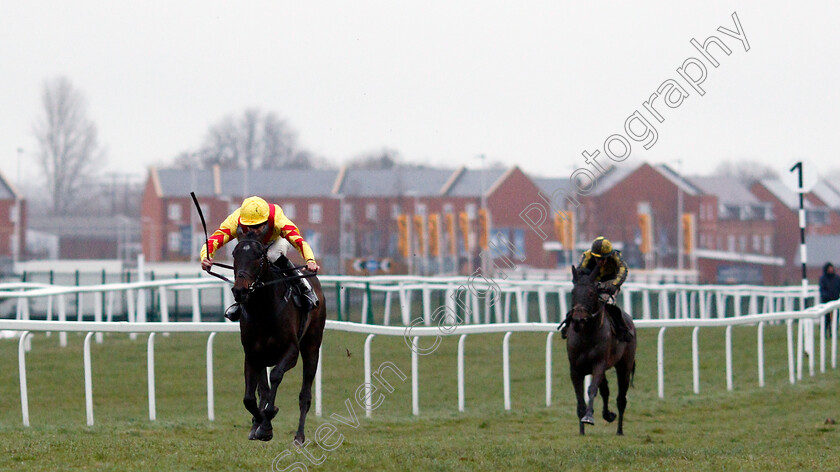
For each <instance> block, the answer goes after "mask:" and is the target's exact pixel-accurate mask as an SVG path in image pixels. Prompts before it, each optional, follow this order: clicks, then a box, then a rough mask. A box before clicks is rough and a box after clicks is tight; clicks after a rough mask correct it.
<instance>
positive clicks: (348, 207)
mask: <svg viewBox="0 0 840 472" xmlns="http://www.w3.org/2000/svg"><path fill="white" fill-rule="evenodd" d="M341 218H342V219H343V220H344V221H350V220H352V219H353V204H352V203H344V204H343V206H342V207H341Z"/></svg>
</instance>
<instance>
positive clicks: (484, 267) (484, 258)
mask: <svg viewBox="0 0 840 472" xmlns="http://www.w3.org/2000/svg"><path fill="white" fill-rule="evenodd" d="M486 157H487V156H485V155H484V154H479V155H478V158H479V159H481V209H482V210H483V211H484V214H485V217H486V218H487V219H488V221H487V226H488V228H487V230H488V233H489V230H490V228H489V226H490V223H489V218H490V216H489V215H488V214H487V196H486V195H485V190H484V189H485V188H486V187H487V186H486V182H485V180H484V179H485V171H486V170H487V158H486ZM478 221H479V224H480V222H481V220H480V219H479V220H478ZM481 230H482V228H480V227H479V228H478V231H479V233H480V232H481ZM487 237H488V238H489V237H490V235H489V234H488V235H487ZM476 241H477V242H478V243H479V244H480V242H481V241H480V238H479V239H478V240H476ZM483 249H484V248H482V247H479V248H478V251H479V252H478V254H479V257H480V258H481V273H482V274H487V273H488V268H489V267H490V262H491V261H490V260H489V259H490V253H489V252H486V253H485V251H484V250H483ZM470 270H472V269H470Z"/></svg>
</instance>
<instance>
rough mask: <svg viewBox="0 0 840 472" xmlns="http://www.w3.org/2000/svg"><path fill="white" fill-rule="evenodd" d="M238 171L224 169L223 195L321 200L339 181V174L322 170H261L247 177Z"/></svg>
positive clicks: (221, 184)
mask: <svg viewBox="0 0 840 472" xmlns="http://www.w3.org/2000/svg"><path fill="white" fill-rule="evenodd" d="M244 175H245V174H244V173H243V172H242V170H238V169H223V170H221V172H220V173H219V187H220V188H219V192H220V194H221V195H240V196H243V198H244V197H245V193H247V194H248V195H266V196H272V197H319V196H327V195H330V193H331V192H332V186H333V183H334V182H335V179H336V177H338V171H337V170H321V169H259V170H252V171H251V172H249V173H248V174H247V177H248V182H247V192H243V189H244V188H245V182H244V178H245V177H244Z"/></svg>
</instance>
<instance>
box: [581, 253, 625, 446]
mask: <svg viewBox="0 0 840 472" xmlns="http://www.w3.org/2000/svg"><path fill="white" fill-rule="evenodd" d="M597 273H598V272H597V270H594V271H592V273H591V274H586V273H583V272H581V271H578V270H577V269H575V267H574V266H572V282H573V284H574V287H573V288H572V310H571V311H570V312H569V314H570V315H571V317H570V319H569V323H570V329H569V331H568V341H567V343H566V352H567V353H568V355H569V372H570V375H571V377H572V385H574V388H575V395H576V396H577V414H578V418H579V419H580V434H584V425H585V424H595V420H594V419H593V411H594V408H595V397H596V396H597V395H598V392H599V391H600V392H601V397H602V398H603V400H604V411H603V416H604V419H605V420H606V421H607V422H612V421H614V420H615V418H616V415H615V413H613V412H611V411H610V410H609V407H608V402H609V397H610V389H609V386H608V384H607V377H606V372H607V370H609V369H610V368H611V367H615V371H616V374H617V376H618V398H616V403H617V404H618V434H619V435H623V434H624V409H625V407H626V406H627V389H628V388H629V386H630V383H631V381H632V376H633V373H634V372H635V369H636V327H635V325H634V324H633V319H632V317H631V316H630V315H628V314H627V313H625V312H624V311H622V312H621V315H622V316H623V317H624V320H625V322H626V323H627V326H628V328H629V329H630V332H631V333H632V334H633V340H632V341H630V342H622V341H619V340H618V339H617V338H616V335H615V329H614V328H613V326H612V321H611V320H610V316H609V314H608V313H606V310H608V309H616V310H620V309H619V308H618V307H616V306H615V305H607V304H606V303H604V302H603V301H602V300H601V296H600V293H599V290H598V289H599V285H598V282H596V281H595V279H596V277H597ZM587 375H592V383H591V384H590V385H589V391H588V392H587V395H588V400H589V402H588V404H587V402H586V401H585V399H584V396H583V393H584V392H583V381H584V377H585V376H587Z"/></svg>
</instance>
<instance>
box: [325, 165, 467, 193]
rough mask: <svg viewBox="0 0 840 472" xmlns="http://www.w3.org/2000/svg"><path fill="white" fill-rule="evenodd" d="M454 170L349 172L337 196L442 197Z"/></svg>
mask: <svg viewBox="0 0 840 472" xmlns="http://www.w3.org/2000/svg"><path fill="white" fill-rule="evenodd" d="M453 172H455V171H454V170H452V169H432V168H427V167H405V166H398V167H395V168H393V169H349V168H348V169H347V170H346V171H345V172H344V178H343V179H342V181H341V184H340V185H339V186H338V189H336V190H337V191H336V192H335V193H336V194H342V195H352V196H357V197H374V196H378V197H382V196H397V195H417V196H432V195H440V193H441V192H442V190H443V187H444V184H445V183H446V182H447V181H448V180H449V178H450V176H451V175H452V173H453Z"/></svg>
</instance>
